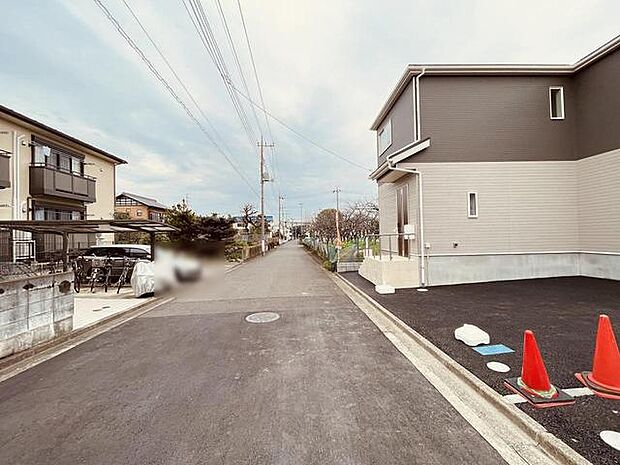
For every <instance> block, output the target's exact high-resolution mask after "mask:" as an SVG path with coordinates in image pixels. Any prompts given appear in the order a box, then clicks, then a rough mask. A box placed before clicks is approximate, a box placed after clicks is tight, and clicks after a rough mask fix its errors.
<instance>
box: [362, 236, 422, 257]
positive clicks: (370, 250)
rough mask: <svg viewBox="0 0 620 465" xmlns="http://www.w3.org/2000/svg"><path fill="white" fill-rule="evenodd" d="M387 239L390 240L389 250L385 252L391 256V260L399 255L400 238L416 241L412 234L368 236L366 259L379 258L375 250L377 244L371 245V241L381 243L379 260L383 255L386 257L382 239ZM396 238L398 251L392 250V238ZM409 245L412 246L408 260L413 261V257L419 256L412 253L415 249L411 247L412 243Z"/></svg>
mask: <svg viewBox="0 0 620 465" xmlns="http://www.w3.org/2000/svg"><path fill="white" fill-rule="evenodd" d="M385 237H387V238H388V250H387V251H385V254H386V255H387V256H389V258H390V260H392V259H393V256H394V254H398V239H399V238H400V237H403V238H405V240H407V241H412V240H415V234H412V233H379V234H368V235H367V236H365V237H364V256H365V257H376V256H377V253H376V251H375V248H374V247H373V246H374V245H375V244H371V241H373V242H376V241H377V240H378V242H379V244H378V245H379V248H378V256H379V260H382V259H383V255H384V250H383V247H382V244H381V239H382V238H385ZM394 237H395V238H396V244H397V246H396V247H397V249H396V250H392V238H394ZM409 245H410V247H409V251H408V252H407V256H406V258H407V260H411V257H412V256H417V254H412V253H411V250H412V249H413V247H411V242H410V243H409Z"/></svg>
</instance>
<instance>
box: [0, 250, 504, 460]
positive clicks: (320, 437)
mask: <svg viewBox="0 0 620 465" xmlns="http://www.w3.org/2000/svg"><path fill="white" fill-rule="evenodd" d="M265 310H269V311H276V312H278V313H279V314H280V315H281V318H280V319H279V320H277V321H275V322H272V323H266V324H251V323H247V322H245V321H244V317H245V316H246V315H247V314H248V313H251V312H255V311H265ZM0 463H3V464H4V463H6V464H12V465H13V464H32V465H35V464H36V465H45V464H50V465H51V464H54V465H57V464H75V463H80V464H82V463H84V464H123V465H125V464H175V465H176V464H253V465H257V464H286V465H289V464H317V465H318V464H321V465H324V464H448V463H449V464H474V463H475V464H493V465H495V464H501V463H504V462H503V460H502V459H501V457H500V456H499V455H498V454H497V453H496V451H495V450H494V449H492V448H491V447H490V446H489V445H488V444H487V443H486V442H485V441H484V440H483V439H482V438H481V437H480V436H479V435H478V434H477V433H476V432H475V431H474V430H473V429H472V428H471V427H470V426H469V425H468V424H467V423H466V422H465V420H463V418H462V417H461V416H459V414H458V413H456V412H455V411H454V410H453V409H452V407H451V406H450V404H448V402H447V401H445V400H444V399H443V397H441V396H440V395H439V394H438V393H437V391H435V390H434V388H433V387H432V386H431V385H430V384H429V383H428V382H427V381H426V380H425V379H424V378H423V377H422V375H421V374H420V373H419V372H418V371H417V370H416V369H415V368H413V367H412V366H411V365H410V363H409V362H408V361H407V360H406V359H405V358H404V357H403V356H402V355H401V354H400V353H399V352H398V351H397V350H396V349H395V348H394V347H393V346H392V345H391V344H390V343H389V342H388V341H387V339H385V338H384V337H383V335H382V334H381V333H380V332H379V331H378V330H377V328H376V327H375V326H374V325H373V324H372V323H371V322H370V321H369V320H368V319H367V318H366V317H365V315H364V314H363V313H362V312H361V311H360V310H358V309H357V308H356V307H355V306H354V305H353V304H352V303H351V302H350V301H349V300H348V299H347V298H346V297H345V295H344V294H342V292H341V291H340V290H339V289H338V288H337V287H336V286H335V285H334V283H333V282H332V281H331V280H330V279H329V277H328V276H326V274H325V273H323V271H322V270H321V269H320V268H319V266H318V265H316V264H315V262H314V261H313V260H312V259H311V258H310V257H309V256H308V255H307V254H306V253H305V252H304V250H303V249H301V248H299V247H298V246H297V245H296V244H295V243H290V244H288V245H286V246H283V247H281V248H280V249H278V250H276V251H274V252H271V253H270V254H269V255H267V256H266V257H264V258H260V259H256V260H253V261H251V262H249V263H247V264H245V265H243V266H241V267H240V268H238V269H236V270H234V271H233V272H232V273H230V274H229V275H227V276H226V277H225V278H224V279H222V280H221V282H218V283H210V284H209V283H207V284H204V283H202V284H200V285H197V286H194V287H193V288H192V289H190V290H188V292H187V293H186V294H185V295H184V297H183V298H178V299H177V300H175V301H173V302H172V303H170V304H167V305H165V306H162V307H159V308H157V309H155V310H153V311H151V312H149V313H147V314H145V315H143V316H142V317H140V318H136V319H134V320H132V321H130V322H128V323H126V324H124V325H122V326H120V327H117V328H116V329H114V330H111V331H109V332H107V333H105V334H103V335H101V336H98V337H96V338H94V339H91V340H90V341H88V342H86V343H84V344H82V345H80V346H78V347H76V348H75V349H73V350H70V351H68V352H65V353H63V354H62V355H60V356H58V357H56V358H53V359H51V360H49V361H47V362H45V363H43V364H41V365H38V366H36V367H34V368H32V369H30V370H28V371H26V372H24V373H21V374H20V375H17V376H16V377H13V378H11V379H9V380H7V381H5V382H3V383H0Z"/></svg>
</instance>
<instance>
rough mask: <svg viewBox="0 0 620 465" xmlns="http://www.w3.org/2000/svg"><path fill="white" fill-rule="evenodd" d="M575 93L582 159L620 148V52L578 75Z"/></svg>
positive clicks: (578, 140) (579, 151) (578, 144)
mask: <svg viewBox="0 0 620 465" xmlns="http://www.w3.org/2000/svg"><path fill="white" fill-rule="evenodd" d="M575 91H576V93H577V136H578V137H577V153H578V155H579V158H585V157H589V156H592V155H596V154H598V153H604V152H608V151H611V150H615V149H617V148H620V49H618V50H616V51H615V52H613V53H611V54H610V55H607V56H606V57H605V58H603V59H601V60H600V61H597V62H596V63H594V64H593V65H591V66H589V67H588V68H586V69H584V70H583V71H580V72H579V73H577V75H576V76H575Z"/></svg>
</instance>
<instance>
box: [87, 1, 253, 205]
mask: <svg viewBox="0 0 620 465" xmlns="http://www.w3.org/2000/svg"><path fill="white" fill-rule="evenodd" d="M93 1H94V2H95V4H96V5H97V6H98V7H99V9H100V10H101V11H102V12H103V14H104V15H105V16H106V18H107V19H108V20H109V21H110V23H111V24H112V25H113V26H114V28H115V29H116V30H117V31H118V33H119V34H120V35H121V37H123V39H125V41H126V42H127V44H128V45H129V46H130V47H131V48H132V49H133V50H134V52H135V53H136V54H137V55H138V57H139V58H140V59H141V60H142V61H143V62H144V63H145V64H146V66H147V67H148V69H149V71H150V72H151V73H152V74H153V75H154V76H155V77H156V78H157V80H158V81H159V82H160V83H161V84H162V85H163V86H164V88H165V89H166V90H167V91H168V93H169V94H170V95H171V96H172V98H173V99H174V100H175V101H176V102H177V103H178V104H179V105H180V106H181V108H182V109H183V110H184V111H185V113H186V114H187V116H189V118H190V119H191V120H192V121H193V122H194V123H195V124H196V126H198V128H199V129H200V130H201V132H202V133H203V134H204V135H205V137H207V139H208V140H209V141H210V142H211V143H212V144H213V146H214V147H215V148H216V149H217V151H218V152H219V153H220V154H221V155H222V156H223V157H224V159H225V160H226V161H227V162H228V164H229V165H230V166H231V167H232V168H233V170H234V171H235V172H236V173H237V174H238V175H239V176H240V177H241V179H242V180H243V181H244V182H245V184H247V186H248V187H249V188H250V190H251V191H252V192H253V193H254V194H256V195H258V192H257V191H256V189H254V187H253V186H252V184H250V182H249V181H248V180H247V178H246V177H245V176H244V175H243V173H242V172H241V171H240V170H239V169H238V168H237V167H236V165H235V164H234V163H233V161H232V159H231V158H230V157H229V156H228V155H227V154H226V153H225V152H224V151H223V150H222V148H221V147H220V146H219V144H218V143H217V142H216V141H215V140H214V139H213V137H212V136H211V134H209V132H208V131H207V130H206V129H205V128H204V126H203V125H202V124H201V123H200V121H199V120H198V119H197V118H196V116H194V114H193V113H192V111H191V110H190V109H189V108H188V106H187V105H186V104H185V102H184V101H183V100H182V99H181V98H180V97H179V95H178V94H177V93H176V92H175V91H174V89H173V88H172V87H171V86H170V84H169V83H168V81H167V80H166V79H165V78H164V77H163V76H162V75H161V74H160V73H159V71H158V70H157V68H156V67H155V66H154V65H153V63H152V62H151V61H150V60H149V59H148V57H147V56H146V55H145V54H144V52H143V51H142V50H141V49H140V47H139V46H138V45H137V44H136V43H135V42H134V41H133V39H132V38H131V37H130V36H129V34H128V33H127V32H126V31H125V30H124V29H123V27H122V26H121V24H120V23H119V22H118V20H117V19H116V18H115V17H114V15H113V14H112V13H111V12H110V11H109V10H108V9H107V8H106V7H105V5H103V3H102V2H101V0H93Z"/></svg>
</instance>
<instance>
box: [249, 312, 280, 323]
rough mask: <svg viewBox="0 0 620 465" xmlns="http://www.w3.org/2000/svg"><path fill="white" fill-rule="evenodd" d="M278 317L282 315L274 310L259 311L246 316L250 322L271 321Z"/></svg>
mask: <svg viewBox="0 0 620 465" xmlns="http://www.w3.org/2000/svg"><path fill="white" fill-rule="evenodd" d="M278 318H280V315H278V314H277V313H274V312H258V313H252V314H251V315H248V316H246V317H245V321H247V322H248V323H271V322H272V321H276V320H277V319H278Z"/></svg>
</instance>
